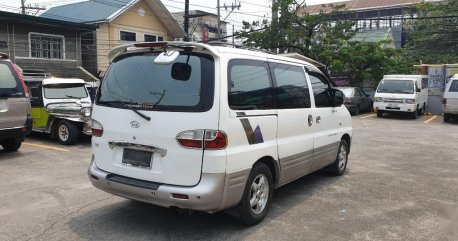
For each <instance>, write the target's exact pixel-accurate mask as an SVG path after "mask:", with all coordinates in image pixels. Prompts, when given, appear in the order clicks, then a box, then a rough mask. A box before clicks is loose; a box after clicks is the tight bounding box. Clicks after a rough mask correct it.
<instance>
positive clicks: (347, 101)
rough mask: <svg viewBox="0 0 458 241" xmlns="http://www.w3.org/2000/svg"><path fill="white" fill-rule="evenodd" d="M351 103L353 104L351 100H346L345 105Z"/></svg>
mask: <svg viewBox="0 0 458 241" xmlns="http://www.w3.org/2000/svg"><path fill="white" fill-rule="evenodd" d="M351 103H352V101H351V99H345V100H344V104H351Z"/></svg>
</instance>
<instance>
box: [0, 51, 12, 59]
mask: <svg viewBox="0 0 458 241" xmlns="http://www.w3.org/2000/svg"><path fill="white" fill-rule="evenodd" d="M0 58H3V59H9V58H10V56H9V55H8V54H7V53H3V52H0Z"/></svg>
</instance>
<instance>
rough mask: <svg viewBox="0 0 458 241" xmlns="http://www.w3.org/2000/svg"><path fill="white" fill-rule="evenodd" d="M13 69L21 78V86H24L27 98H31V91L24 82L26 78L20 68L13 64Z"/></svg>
mask: <svg viewBox="0 0 458 241" xmlns="http://www.w3.org/2000/svg"><path fill="white" fill-rule="evenodd" d="M13 69H14V71H16V75H17V77H18V78H19V81H21V85H22V89H24V94H25V97H30V95H29V90H28V89H27V86H26V85H25V82H24V76H22V73H21V71H20V70H19V67H18V66H17V65H16V64H13Z"/></svg>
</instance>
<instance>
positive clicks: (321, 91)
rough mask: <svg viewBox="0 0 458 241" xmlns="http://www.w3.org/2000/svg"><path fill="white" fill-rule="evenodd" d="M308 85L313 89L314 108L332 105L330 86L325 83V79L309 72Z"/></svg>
mask: <svg viewBox="0 0 458 241" xmlns="http://www.w3.org/2000/svg"><path fill="white" fill-rule="evenodd" d="M309 78H310V83H311V85H312V89H313V95H314V96H315V106H316V107H329V106H331V105H332V101H331V97H330V92H329V91H328V90H329V89H330V86H329V85H328V82H327V81H326V78H325V77H324V76H323V75H321V74H319V73H314V72H310V75H309Z"/></svg>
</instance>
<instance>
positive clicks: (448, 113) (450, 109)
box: [442, 74, 458, 122]
mask: <svg viewBox="0 0 458 241" xmlns="http://www.w3.org/2000/svg"><path fill="white" fill-rule="evenodd" d="M442 103H443V104H444V122H449V121H450V118H451V117H453V116H454V117H458V74H455V75H454V76H452V78H450V80H449V82H448V83H447V85H446V86H445V91H444V99H443V100H442Z"/></svg>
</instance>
